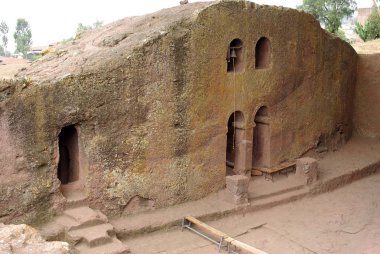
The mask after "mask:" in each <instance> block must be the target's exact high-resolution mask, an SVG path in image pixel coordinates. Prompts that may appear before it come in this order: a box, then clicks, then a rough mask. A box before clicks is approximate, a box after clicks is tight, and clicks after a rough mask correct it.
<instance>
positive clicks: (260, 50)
mask: <svg viewBox="0 0 380 254" xmlns="http://www.w3.org/2000/svg"><path fill="white" fill-rule="evenodd" d="M255 58H256V64H255V66H256V69H265V68H268V67H269V66H270V64H271V46H270V41H269V39H267V38H265V37H262V38H260V40H259V41H258V42H257V43H256V51H255Z"/></svg>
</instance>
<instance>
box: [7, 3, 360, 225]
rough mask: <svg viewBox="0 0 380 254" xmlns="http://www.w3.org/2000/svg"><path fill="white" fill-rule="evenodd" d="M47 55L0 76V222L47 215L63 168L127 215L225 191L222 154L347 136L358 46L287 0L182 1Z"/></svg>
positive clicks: (247, 161)
mask: <svg viewBox="0 0 380 254" xmlns="http://www.w3.org/2000/svg"><path fill="white" fill-rule="evenodd" d="M49 52H50V53H48V54H47V55H45V56H44V57H43V58H42V59H41V60H40V61H38V62H36V63H34V64H33V65H32V66H31V67H29V68H28V69H27V70H24V71H22V72H21V73H19V74H18V77H19V80H18V81H2V82H1V83H0V146H1V150H0V165H1V171H0V179H1V180H0V221H5V222H9V221H12V222H20V221H22V222H28V223H33V224H38V223H39V222H41V221H43V220H46V219H48V218H49V217H50V216H52V215H54V214H56V213H59V212H60V211H61V210H62V207H63V206H64V205H65V197H64V196H63V195H62V193H61V191H60V184H61V182H62V181H66V180H63V177H67V178H65V179H68V180H67V181H68V182H69V183H70V182H72V181H75V183H76V188H77V189H81V190H82V191H83V192H85V193H86V195H88V197H89V201H90V205H91V207H94V208H99V209H101V210H102V211H103V212H104V213H105V214H107V215H118V214H123V213H124V214H125V213H127V214H128V213H133V212H134V211H131V207H132V208H133V207H135V206H132V205H128V204H130V203H131V202H130V201H131V200H132V199H134V198H136V197H139V200H140V199H141V200H144V204H145V203H146V204H154V205H148V206H149V207H153V206H154V208H159V207H165V206H170V205H173V204H176V203H181V202H185V201H189V200H195V199H199V198H201V197H204V196H205V195H207V194H209V193H211V192H215V191H217V190H219V189H221V188H223V187H224V186H225V177H226V161H227V164H229V165H230V166H231V167H233V171H234V172H235V173H237V174H247V173H248V174H249V172H250V170H251V168H252V167H253V166H258V167H259V166H266V167H270V166H275V165H277V164H279V163H282V162H284V161H287V160H293V159H295V158H297V157H299V156H300V155H301V154H303V153H304V152H305V151H307V150H309V149H310V148H313V147H315V146H316V145H317V144H318V142H319V140H320V137H327V138H329V137H330V136H332V135H334V133H335V132H336V131H337V129H338V128H339V131H340V132H344V134H345V135H344V138H345V139H348V138H349V137H350V136H351V131H352V123H351V117H352V109H353V105H352V103H353V99H352V98H353V95H354V84H355V71H356V59H357V55H356V53H355V51H354V50H353V49H352V48H351V46H350V45H348V44H347V43H345V42H343V41H341V40H340V39H338V38H336V37H333V36H332V35H330V34H328V33H327V32H325V31H324V30H323V29H321V28H320V26H319V24H318V22H317V21H316V20H314V18H313V17H312V16H310V15H308V14H305V13H302V12H298V11H297V10H292V9H287V8H276V7H269V6H260V5H256V4H254V3H251V2H246V1H218V2H212V3H211V2H208V3H195V4H187V5H183V6H178V7H175V8H171V9H166V10H162V11H160V12H157V13H153V14H149V15H146V16H142V17H132V18H126V19H123V20H120V21H117V22H115V23H112V24H110V25H107V26H105V27H102V28H100V29H98V30H95V31H90V32H86V33H84V34H81V35H79V36H78V37H77V38H76V39H75V40H74V41H72V42H70V43H69V44H66V45H61V46H58V47H57V48H55V49H51V50H49ZM234 112H235V113H234ZM62 133H66V134H62ZM61 134H62V135H61ZM64 150H67V151H66V152H65V151H64ZM63 158H66V159H65V161H62V160H63ZM73 161H75V163H74V162H73ZM65 164H66V166H65ZM60 165H61V166H60ZM67 165H71V166H67ZM59 167H61V169H62V168H67V170H68V171H67V172H69V171H70V172H72V173H68V174H73V175H75V177H74V176H71V177H72V178H70V176H67V175H66V176H64V174H63V175H62V178H61V181H60V179H58V173H57V172H58V171H59ZM132 203H133V202H132ZM139 203H140V202H139ZM149 209H150V208H149ZM132 210H133V209H132Z"/></svg>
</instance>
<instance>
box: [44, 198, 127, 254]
mask: <svg viewBox="0 0 380 254" xmlns="http://www.w3.org/2000/svg"><path fill="white" fill-rule="evenodd" d="M86 204H87V199H86V197H85V196H84V195H82V194H81V193H72V194H71V195H68V196H67V206H66V207H67V208H66V209H65V210H64V212H63V214H62V215H61V216H58V217H56V218H55V219H54V221H53V222H51V223H49V224H50V226H51V225H52V224H54V226H55V227H57V228H64V234H65V238H66V240H67V241H69V242H70V244H72V245H73V246H74V249H75V253H80V254H87V253H88V254H90V253H91V254H125V253H130V251H129V248H128V247H127V246H125V245H124V244H123V243H122V242H121V241H120V240H119V239H117V237H116V233H115V229H114V227H113V226H112V225H111V224H110V223H109V222H108V218H107V216H105V215H104V214H103V213H101V212H100V211H96V210H93V209H91V208H90V207H88V206H87V205H86Z"/></svg>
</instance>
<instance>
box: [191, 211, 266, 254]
mask: <svg viewBox="0 0 380 254" xmlns="http://www.w3.org/2000/svg"><path fill="white" fill-rule="evenodd" d="M185 220H187V221H189V222H191V223H194V224H195V225H197V226H199V227H202V228H203V229H205V230H207V231H208V232H210V233H212V234H214V235H216V236H218V237H223V242H226V243H228V244H230V245H233V246H236V247H237V248H239V249H240V250H244V251H247V252H249V253H251V254H268V253H266V252H264V251H261V250H258V249H256V248H254V247H252V246H250V245H248V244H245V243H243V242H240V241H238V240H235V239H234V238H232V237H229V236H228V235H227V234H225V233H223V232H221V231H219V230H217V229H215V228H213V227H211V226H209V225H207V224H206V223H203V222H202V221H200V220H198V219H196V218H194V217H192V216H186V217H185Z"/></svg>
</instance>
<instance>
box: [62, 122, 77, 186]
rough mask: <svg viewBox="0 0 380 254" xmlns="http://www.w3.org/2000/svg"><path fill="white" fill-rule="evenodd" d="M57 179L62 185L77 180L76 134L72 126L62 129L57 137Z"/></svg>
mask: <svg viewBox="0 0 380 254" xmlns="http://www.w3.org/2000/svg"><path fill="white" fill-rule="evenodd" d="M58 144H59V162H58V172H57V175H58V179H59V180H60V181H61V183H62V184H68V183H71V182H75V181H77V180H79V147H78V132H77V130H76V128H75V126H74V125H69V126H66V127H64V128H62V130H61V133H60V134H59V136H58Z"/></svg>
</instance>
